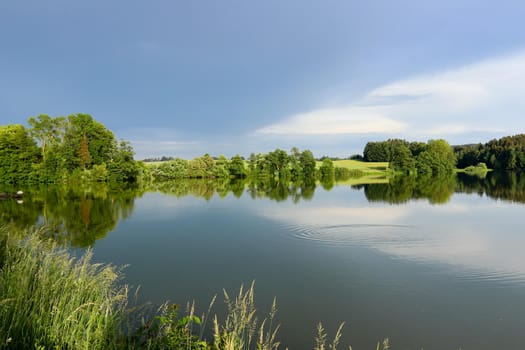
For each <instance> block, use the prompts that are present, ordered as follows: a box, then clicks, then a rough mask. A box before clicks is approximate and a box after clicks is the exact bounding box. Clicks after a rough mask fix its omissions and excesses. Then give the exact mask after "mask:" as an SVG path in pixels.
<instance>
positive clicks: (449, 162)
mask: <svg viewBox="0 0 525 350" xmlns="http://www.w3.org/2000/svg"><path fill="white" fill-rule="evenodd" d="M416 167H417V171H418V173H421V174H433V175H438V174H450V173H452V172H453V171H454V169H455V168H456V156H455V155H454V151H453V150H452V147H450V145H449V144H448V142H447V141H445V140H430V141H428V145H427V148H426V150H425V151H423V152H421V153H420V154H419V155H418V156H417V158H416Z"/></svg>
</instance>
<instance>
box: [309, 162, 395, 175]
mask: <svg viewBox="0 0 525 350" xmlns="http://www.w3.org/2000/svg"><path fill="white" fill-rule="evenodd" d="M320 164H321V162H317V165H318V166H319V165H320ZM334 166H335V167H340V168H347V169H350V170H354V169H357V170H361V171H362V172H364V173H366V174H381V175H384V174H385V172H386V171H387V169H388V162H361V161H358V160H350V159H344V160H336V161H334Z"/></svg>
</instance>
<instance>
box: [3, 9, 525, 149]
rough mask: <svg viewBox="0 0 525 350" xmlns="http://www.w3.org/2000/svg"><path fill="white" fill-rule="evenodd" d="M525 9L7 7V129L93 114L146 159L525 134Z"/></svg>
mask: <svg viewBox="0 0 525 350" xmlns="http://www.w3.org/2000/svg"><path fill="white" fill-rule="evenodd" d="M523 18H525V2H523V1H519V0H515V1H510V0H498V1H479V0H477V1H470V0H468V1H466V0H440V1H421V0H399V1H391V0H383V1H375V0H371V1H364V0H362V1H350V0H346V1H332V0H316V1H312V0H287V1H283V0H265V1H247V0H221V1H216V0H213V1H212V0H208V1H206V0H199V1H196V0H186V1H175V0H165V1H161V0H152V1H147V2H146V1H133V0H113V1H107V0H90V1H73V0H46V1H42V0H34V1H29V0H17V1H0V124H8V123H25V122H26V120H27V118H28V117H29V116H34V115H38V114H40V113H46V114H49V115H53V116H58V115H68V114H72V113H78V112H82V113H89V114H91V115H92V116H93V117H94V118H95V119H97V120H99V121H101V122H102V123H104V124H105V125H106V126H107V127H108V128H110V129H111V130H113V131H114V133H115V134H116V135H117V137H119V138H124V139H126V140H129V141H131V142H132V144H133V145H134V148H135V150H136V152H137V158H144V157H150V156H161V155H169V156H180V157H186V158H191V157H194V156H197V155H202V154H204V153H210V154H213V155H219V154H225V155H227V156H232V155H234V154H236V153H240V154H241V155H244V156H247V155H249V153H250V152H266V151H270V150H273V149H275V148H277V147H279V148H283V149H286V150H289V149H290V148H291V147H292V146H297V147H299V148H301V149H304V148H308V149H311V150H312V151H313V152H314V154H315V155H316V156H321V155H324V154H329V155H334V156H348V155H350V154H353V153H360V152H361V151H362V149H363V147H364V145H365V143H366V142H367V141H369V140H383V139H386V138H391V137H401V138H407V139H410V140H420V141H426V140H428V139H431V138H445V139H447V140H449V141H450V142H451V143H454V144H456V143H470V142H485V141H488V140H489V139H491V138H494V137H500V136H503V135H509V134H516V133H523V132H525V25H523Z"/></svg>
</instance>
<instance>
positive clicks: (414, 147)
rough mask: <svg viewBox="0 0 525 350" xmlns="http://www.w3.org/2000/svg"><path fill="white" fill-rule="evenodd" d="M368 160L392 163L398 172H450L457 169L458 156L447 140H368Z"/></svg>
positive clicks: (365, 150)
mask: <svg viewBox="0 0 525 350" xmlns="http://www.w3.org/2000/svg"><path fill="white" fill-rule="evenodd" d="M363 158H364V160H365V161H367V162H389V167H390V168H391V169H392V170H394V171H401V172H408V173H412V172H417V173H418V174H431V175H441V174H449V173H452V172H453V171H454V169H456V155H455V154H454V150H453V149H452V147H451V146H450V145H449V143H448V142H447V141H445V140H442V139H439V140H429V141H428V142H427V143H424V142H409V141H406V140H402V139H389V140H386V141H380V142H368V143H367V144H366V146H365V148H364V150H363Z"/></svg>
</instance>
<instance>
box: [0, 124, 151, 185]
mask: <svg viewBox="0 0 525 350" xmlns="http://www.w3.org/2000/svg"><path fill="white" fill-rule="evenodd" d="M28 124H29V125H30V126H31V128H30V129H29V130H26V129H25V128H24V127H23V126H21V125H8V126H5V127H4V126H2V127H0V128H1V129H0V130H1V132H0V157H2V156H3V157H7V156H6V155H9V157H7V158H8V159H7V158H6V159H7V160H6V161H1V160H2V159H0V183H30V182H40V183H59V182H67V181H108V180H109V181H111V182H127V183H131V182H137V181H138V179H139V176H140V175H141V174H143V173H144V172H143V171H141V167H140V166H139V165H138V164H137V162H135V160H134V159H133V149H132V148H131V145H130V144H129V143H127V142H124V141H121V142H120V144H118V143H117V141H116V139H115V136H114V135H113V133H112V132H111V131H109V130H108V129H106V127H105V126H104V125H102V124H101V123H99V122H97V121H96V120H94V119H93V118H92V117H91V116H90V115H89V114H75V115H70V116H68V117H67V119H66V118H64V117H55V118H53V117H50V116H48V115H45V114H41V115H39V116H38V117H37V118H34V117H30V118H29V119H28ZM8 130H9V132H8ZM8 135H10V136H9V137H7V136H8ZM29 135H31V136H32V137H33V138H35V139H36V140H37V141H38V144H39V146H40V151H39V150H38V148H37V145H36V143H35V141H34V140H33V139H31V138H30V137H29ZM2 142H3V144H2Z"/></svg>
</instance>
